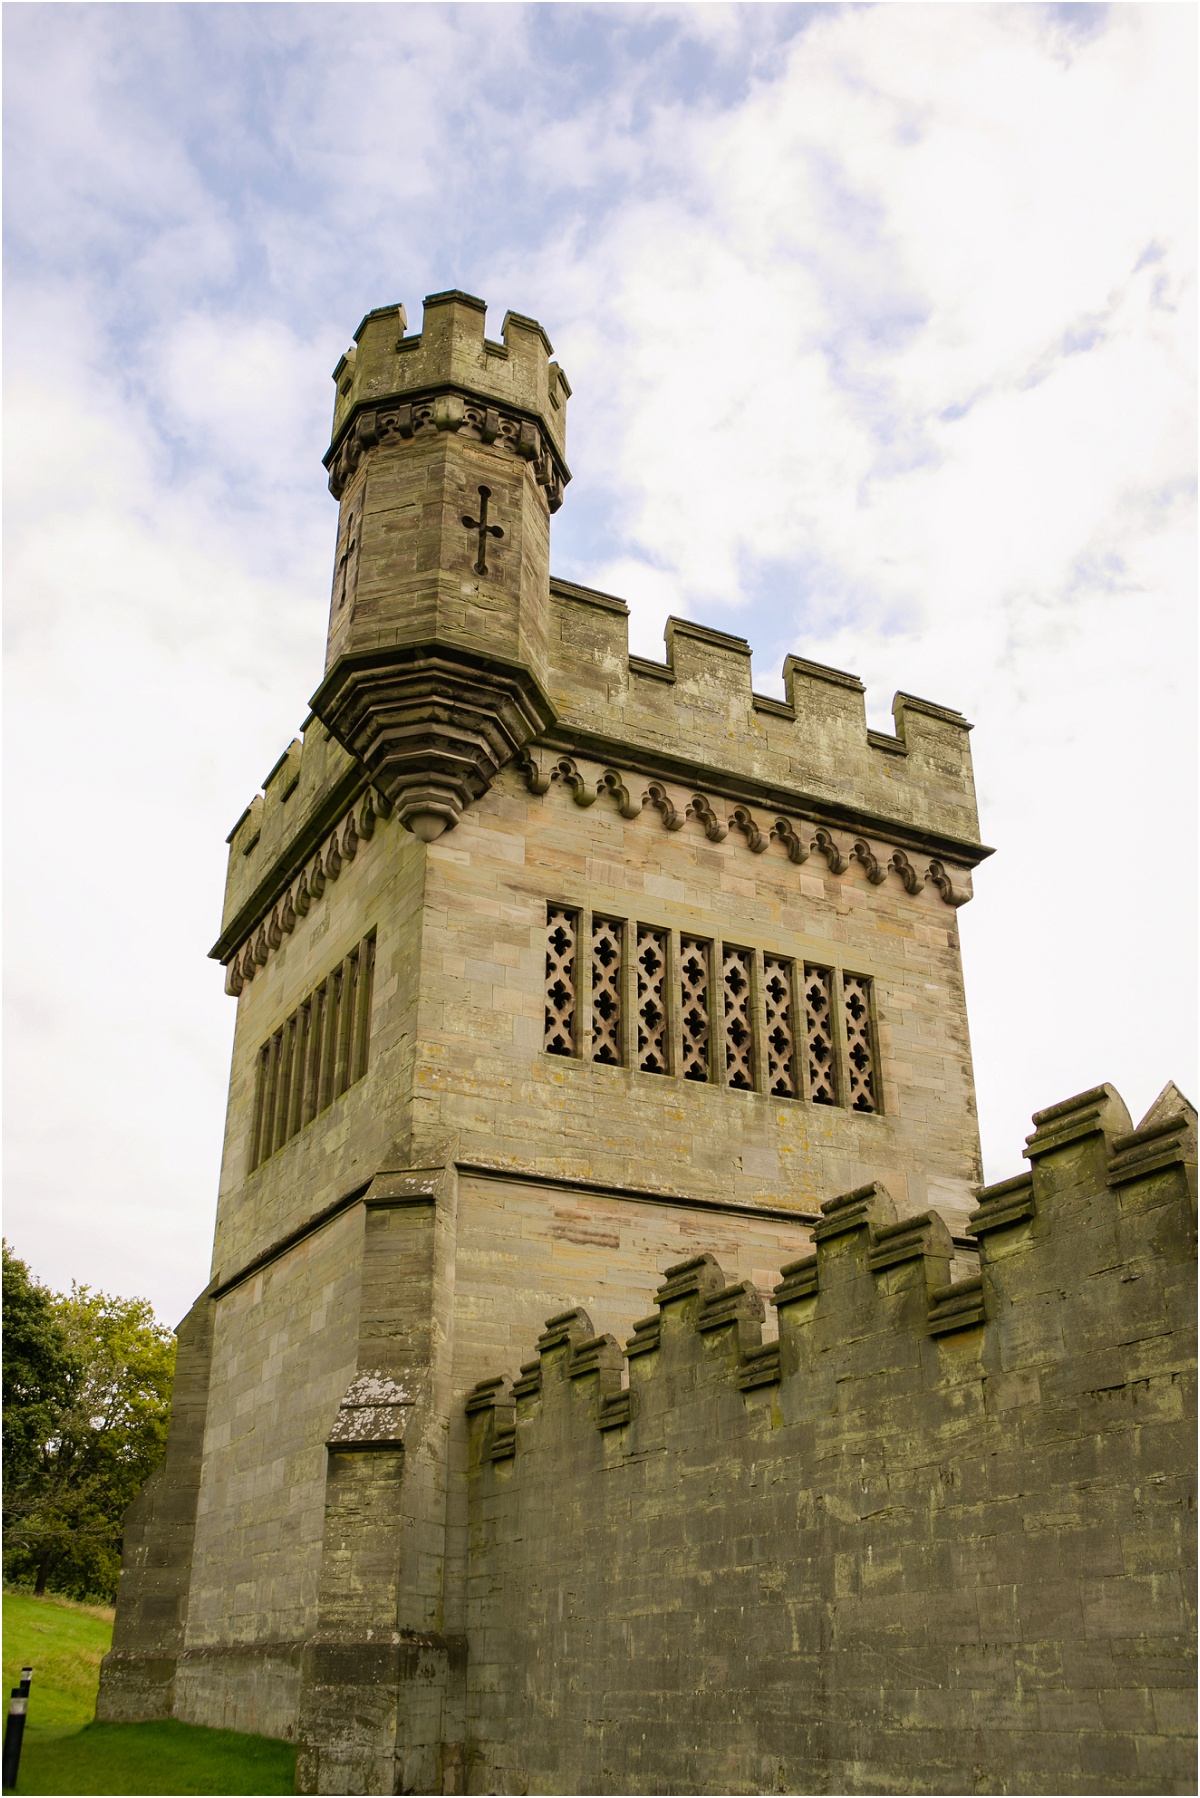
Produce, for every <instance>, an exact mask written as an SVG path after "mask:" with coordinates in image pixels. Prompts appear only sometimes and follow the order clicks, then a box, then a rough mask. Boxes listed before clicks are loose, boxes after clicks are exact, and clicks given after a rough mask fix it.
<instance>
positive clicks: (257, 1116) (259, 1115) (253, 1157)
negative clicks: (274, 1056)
mask: <svg viewBox="0 0 1200 1798" xmlns="http://www.w3.org/2000/svg"><path fill="white" fill-rule="evenodd" d="M270 1068H271V1045H270V1043H264V1044H263V1047H262V1048H261V1049H260V1050H259V1052H258V1059H257V1061H256V1063H255V1069H254V1128H253V1132H252V1134H251V1138H250V1167H251V1169H254V1168H256V1167H257V1166H258V1164H259V1162H260V1161H262V1160H264V1159H265V1157H264V1155H263V1134H264V1123H265V1119H266V1115H267V1082H268V1079H269V1078H270Z"/></svg>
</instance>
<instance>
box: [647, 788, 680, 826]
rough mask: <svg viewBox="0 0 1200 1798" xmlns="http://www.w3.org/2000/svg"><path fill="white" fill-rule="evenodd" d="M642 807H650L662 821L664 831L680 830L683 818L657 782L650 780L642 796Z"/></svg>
mask: <svg viewBox="0 0 1200 1798" xmlns="http://www.w3.org/2000/svg"><path fill="white" fill-rule="evenodd" d="M642 804H643V806H647V805H648V806H650V807H652V809H653V810H654V811H656V812H657V813H658V815H659V817H660V818H661V819H662V821H663V829H664V830H682V829H683V816H682V814H681V813H680V811H679V810H678V808H677V807H676V805H675V804H674V802H673V801H672V799H671V796H670V794H669V793H668V792H667V789H666V788H665V787H664V786H663V784H662V782H661V781H659V780H652V781H651V782H650V785H649V786H648V787H647V788H646V791H645V793H644V794H643V796H642Z"/></svg>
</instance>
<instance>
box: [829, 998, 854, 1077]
mask: <svg viewBox="0 0 1200 1798" xmlns="http://www.w3.org/2000/svg"><path fill="white" fill-rule="evenodd" d="M845 1004H846V995H845V992H844V990H843V987H842V970H841V969H840V968H831V969H830V970H829V1011H830V1018H829V1035H830V1037H831V1039H832V1041H833V1065H834V1075H835V1078H836V1080H837V1092H836V1095H835V1102H836V1103H837V1104H838V1105H841V1106H844V1105H845V1104H846V1101H847V1097H848V1095H849V1092H850V1063H849V1061H848V1060H847V1055H848V1045H847V1042H846V1014H845V1009H844V1008H845Z"/></svg>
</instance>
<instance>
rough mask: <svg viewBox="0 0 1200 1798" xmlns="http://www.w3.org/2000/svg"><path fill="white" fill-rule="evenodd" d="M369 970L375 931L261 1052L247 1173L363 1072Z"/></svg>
mask: <svg viewBox="0 0 1200 1798" xmlns="http://www.w3.org/2000/svg"><path fill="white" fill-rule="evenodd" d="M374 973H375V932H374V931H372V932H371V934H370V935H369V936H367V937H364V939H363V941H362V942H361V943H359V945H358V946H357V948H355V949H352V950H351V951H350V954H349V955H348V956H347V957H346V958H345V960H344V961H343V962H341V963H340V964H339V966H338V967H336V968H334V969H332V970H331V972H330V973H329V974H327V975H326V977H325V979H324V980H323V981H322V982H321V984H320V986H319V987H317V988H316V990H315V991H314V992H312V993H310V994H309V996H308V998H307V999H306V1000H305V1001H304V1003H303V1005H301V1006H299V1007H298V1008H297V1009H296V1010H295V1011H294V1012H293V1013H292V1015H291V1017H290V1018H288V1019H287V1021H286V1022H285V1023H283V1024H281V1025H280V1027H279V1029H278V1030H277V1031H276V1032H275V1034H274V1035H273V1036H271V1037H269V1038H268V1040H267V1041H266V1042H265V1043H264V1044H263V1046H262V1048H261V1049H260V1050H259V1052H258V1066H257V1070H256V1076H255V1088H254V1121H253V1126H252V1129H251V1141H250V1166H251V1168H252V1169H253V1168H256V1167H259V1166H260V1165H261V1164H262V1162H264V1161H266V1160H267V1159H268V1158H269V1157H270V1156H272V1155H273V1154H274V1153H275V1151H276V1150H277V1149H281V1148H282V1147H283V1145H284V1143H285V1142H288V1141H290V1140H291V1138H292V1137H293V1136H295V1135H297V1133H298V1132H299V1131H301V1130H303V1129H304V1127H305V1125H306V1124H310V1123H311V1122H312V1120H313V1119H314V1118H315V1117H317V1116H318V1114H319V1113H320V1112H322V1111H324V1110H326V1108H327V1107H328V1106H330V1105H332V1104H333V1101H334V1100H335V1099H340V1098H341V1096H342V1094H343V1093H344V1092H345V1091H346V1089H347V1087H350V1086H353V1084H354V1082H355V1081H356V1080H361V1079H362V1077H363V1075H364V1074H365V1073H366V1071H367V1060H368V1055H369V1050H370V1036H371V994H372V988H373V984H374Z"/></svg>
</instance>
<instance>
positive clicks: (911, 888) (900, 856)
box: [888, 849, 925, 893]
mask: <svg viewBox="0 0 1200 1798" xmlns="http://www.w3.org/2000/svg"><path fill="white" fill-rule="evenodd" d="M888 867H889V868H890V869H891V871H892V872H893V873H894V874H898V875H899V876H900V878H901V880H902V881H903V882H904V890H905V892H906V893H919V892H920V891H921V888H922V887H923V886H924V885H925V882H924V881H923V880H922V879H921V876H920V875H919V874H918V873H917V870H916V869H915V868H914V867H913V865H912V863H911V862H910V861H909V859H908V857H907V855H905V853H904V851H903V849H897V850H895V851H894V852H893V853H892V855H891V857H890V858H889V860H888Z"/></svg>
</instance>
